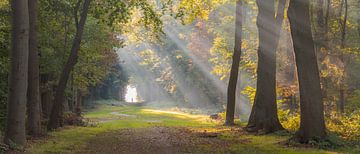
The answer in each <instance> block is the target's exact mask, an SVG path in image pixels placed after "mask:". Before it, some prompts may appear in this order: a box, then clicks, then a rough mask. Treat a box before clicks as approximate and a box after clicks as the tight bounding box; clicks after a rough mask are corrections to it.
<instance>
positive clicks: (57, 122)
mask: <svg viewBox="0 0 360 154" xmlns="http://www.w3.org/2000/svg"><path fill="white" fill-rule="evenodd" d="M90 1H91V0H84V3H83V8H82V12H81V15H80V21H77V17H75V20H76V21H75V23H77V24H76V35H75V37H74V40H73V44H72V47H71V53H70V56H69V58H68V60H67V63H66V64H65V66H64V68H63V70H62V73H61V76H60V80H59V82H58V85H57V89H56V91H55V98H54V105H53V107H52V110H51V115H50V121H49V124H48V129H56V128H58V127H60V126H61V125H62V112H63V111H62V110H63V109H62V108H63V102H64V100H65V97H64V94H65V88H66V85H67V82H68V79H69V76H70V73H71V71H72V69H73V68H74V66H75V65H76V63H77V59H78V52H79V49H80V43H81V39H82V34H83V31H84V27H85V22H86V18H87V15H88V11H89V8H90ZM78 2H79V3H78V4H80V2H81V0H79V1H78ZM77 11H78V10H76V13H75V16H77V14H78V13H77Z"/></svg>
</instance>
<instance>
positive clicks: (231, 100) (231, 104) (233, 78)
mask: <svg viewBox="0 0 360 154" xmlns="http://www.w3.org/2000/svg"><path fill="white" fill-rule="evenodd" d="M241 7H242V1H241V0H237V2H236V21H235V48H234V53H233V56H232V59H233V60H232V65H231V71H230V78H229V84H228V91H227V106H226V121H225V125H233V124H234V113H235V102H236V86H237V82H238V76H239V65H240V60H241V43H242V41H241V39H242V9H241Z"/></svg>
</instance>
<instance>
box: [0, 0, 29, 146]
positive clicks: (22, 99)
mask: <svg viewBox="0 0 360 154" xmlns="http://www.w3.org/2000/svg"><path fill="white" fill-rule="evenodd" d="M11 7H12V46H11V47H12V52H11V70H10V75H9V96H8V99H9V102H8V111H7V124H6V131H5V138H4V142H5V143H6V144H8V145H14V144H16V145H17V146H20V147H24V146H25V144H26V132H25V117H26V97H27V85H28V56H29V11H28V1H27V0H12V3H11Z"/></svg>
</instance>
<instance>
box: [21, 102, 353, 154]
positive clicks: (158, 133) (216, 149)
mask: <svg viewBox="0 0 360 154" xmlns="http://www.w3.org/2000/svg"><path fill="white" fill-rule="evenodd" d="M84 117H85V118H86V119H88V126H86V127H73V126H71V127H70V126H69V127H65V128H63V129H61V130H58V131H55V132H52V133H50V135H49V136H48V137H47V138H46V140H38V141H33V143H31V144H30V146H29V147H28V148H27V150H26V152H27V153H157V154H161V153H247V154H248V153H295V154H296V153H316V154H317V153H342V151H331V150H330V151H328V150H321V149H316V148H304V147H301V148H299V147H289V146H286V145H284V144H282V143H283V142H284V141H286V140H287V139H288V138H289V137H290V136H289V134H286V133H280V134H273V135H266V136H259V135H253V134H248V133H246V132H245V131H243V130H242V128H241V127H225V126H223V125H222V123H223V121H217V120H212V119H210V118H209V116H208V115H193V114H188V113H184V112H180V111H178V109H177V108H175V109H159V108H151V107H146V106H128V105H120V106H114V105H101V106H99V107H96V108H95V109H91V110H89V111H87V112H86V114H85V115H84ZM343 150H345V151H346V152H348V149H343ZM357 152H358V151H357Z"/></svg>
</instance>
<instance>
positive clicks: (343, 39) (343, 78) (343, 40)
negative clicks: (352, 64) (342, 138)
mask: <svg viewBox="0 0 360 154" xmlns="http://www.w3.org/2000/svg"><path fill="white" fill-rule="evenodd" d="M342 4H343V5H344V6H345V12H344V19H343V20H341V18H340V21H339V22H340V23H341V26H342V28H341V45H340V47H341V49H344V48H345V46H346V28H347V27H346V22H347V18H348V1H347V0H343V2H342ZM343 5H342V6H341V8H342V7H344V6H343ZM341 10H342V9H341ZM340 15H342V12H340ZM340 52H341V53H340V61H341V63H342V67H343V68H342V72H343V74H342V76H341V79H340V86H339V87H340V88H339V104H338V112H339V113H340V114H343V113H344V111H345V100H346V72H347V71H346V67H347V62H346V60H345V54H344V52H343V51H342V50H340Z"/></svg>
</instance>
